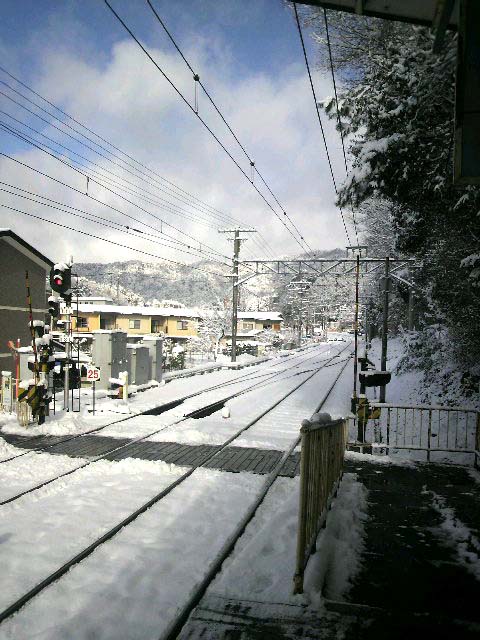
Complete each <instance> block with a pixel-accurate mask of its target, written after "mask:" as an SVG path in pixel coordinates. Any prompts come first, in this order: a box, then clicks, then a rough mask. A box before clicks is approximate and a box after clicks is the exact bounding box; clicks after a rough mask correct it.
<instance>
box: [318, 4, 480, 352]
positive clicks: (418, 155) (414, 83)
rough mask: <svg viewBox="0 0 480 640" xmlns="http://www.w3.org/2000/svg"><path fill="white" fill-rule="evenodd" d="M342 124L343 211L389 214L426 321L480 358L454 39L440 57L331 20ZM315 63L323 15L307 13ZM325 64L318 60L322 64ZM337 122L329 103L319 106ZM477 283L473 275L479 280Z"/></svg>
mask: <svg viewBox="0 0 480 640" xmlns="http://www.w3.org/2000/svg"><path fill="white" fill-rule="evenodd" d="M329 17H330V23H331V36H332V40H333V42H332V45H333V53H334V58H335V61H336V65H337V71H338V72H339V77H340V80H341V82H342V86H341V87H340V91H339V113H340V119H341V126H342V129H343V132H344V134H345V136H346V139H347V143H348V146H349V152H350V158H351V160H352V163H351V168H350V171H349V174H348V177H347V179H346V180H345V182H344V183H343V185H342V187H341V189H340V191H339V202H340V203H341V204H343V205H344V206H349V205H354V206H359V205H362V209H363V210H364V212H366V215H367V217H368V215H369V213H368V210H369V207H371V208H372V212H373V213H372V215H373V217H375V215H376V213H375V211H374V209H375V203H377V202H378V201H383V202H387V203H390V204H391V206H390V207H389V208H388V211H389V215H390V216H391V222H392V225H393V228H394V232H395V251H400V252H402V253H403V254H409V255H413V256H415V257H416V258H417V261H418V264H419V265H420V267H421V268H420V269H419V270H418V275H417V280H418V284H419V285H420V286H421V288H422V290H423V295H422V300H423V302H424V303H425V310H426V312H427V315H428V314H429V315H430V318H431V321H440V322H443V323H445V325H446V326H448V328H449V330H450V335H451V336H452V337H453V338H454V341H455V343H456V344H457V345H458V347H459V350H460V353H461V356H462V358H463V360H464V361H466V362H467V363H470V364H471V363H474V362H475V361H477V360H478V356H479V355H480V332H478V317H479V315H480V287H477V286H475V285H476V273H477V271H478V263H477V260H476V259H475V258H474V257H469V256H475V255H476V254H477V253H478V246H479V241H480V217H479V215H478V212H479V209H480V190H479V189H478V188H477V187H472V186H467V187H462V186H454V185H453V159H452V155H453V136H454V89H455V87H454V84H455V83H454V74H455V60H456V38H455V36H454V35H452V34H451V33H449V34H447V36H446V40H445V44H444V46H443V48H442V51H441V52H440V53H439V54H434V53H433V52H432V44H433V36H432V34H431V32H430V31H429V30H428V29H426V28H420V27H414V26H411V25H407V24H400V23H395V22H386V21H382V20H378V19H369V18H361V17H359V16H347V15H345V14H339V13H336V12H330V13H329ZM310 21H311V23H312V24H313V25H314V29H315V32H316V33H317V36H316V38H317V40H319V47H320V50H321V52H322V55H323V56H325V48H324V44H323V31H322V24H323V14H319V13H315V11H314V12H313V13H311V14H310ZM322 60H323V61H324V62H326V60H325V58H324V57H323V58H321V63H322ZM323 108H324V110H325V112H326V113H327V114H328V115H329V116H330V117H332V118H333V117H334V118H335V119H336V105H335V102H334V100H332V99H331V98H330V99H327V100H325V101H324V102H323ZM479 275H480V274H479Z"/></svg>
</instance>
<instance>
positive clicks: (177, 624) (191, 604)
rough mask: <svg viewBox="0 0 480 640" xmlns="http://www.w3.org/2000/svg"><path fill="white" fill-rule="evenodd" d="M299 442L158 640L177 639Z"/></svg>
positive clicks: (289, 450) (291, 446) (294, 444)
mask: <svg viewBox="0 0 480 640" xmlns="http://www.w3.org/2000/svg"><path fill="white" fill-rule="evenodd" d="M347 364H348V361H347V362H346V363H345V364H344V365H343V367H342V368H341V370H340V371H339V373H338V375H337V376H336V377H335V379H334V381H333V382H332V384H331V386H330V387H329V389H328V391H327V393H326V394H325V395H324V397H323V398H322V400H321V401H320V403H319V405H318V406H317V408H316V409H315V412H314V413H318V412H319V411H320V409H321V408H322V407H323V405H324V404H325V402H326V401H327V399H328V397H329V396H330V394H331V392H332V391H333V389H334V387H335V385H336V384H337V382H338V379H339V378H340V376H341V375H342V373H343V372H344V370H345V368H346V366H347ZM314 375H315V374H314ZM300 440H301V435H299V436H298V437H297V438H295V440H294V442H293V443H292V444H291V445H290V447H288V449H286V450H285V452H284V454H283V456H282V458H281V459H280V461H279V462H278V463H277V465H276V466H275V468H274V469H273V470H272V471H271V472H270V473H269V475H268V476H267V479H266V481H265V483H264V485H263V487H262V489H261V491H260V493H259V495H258V496H257V498H256V500H255V502H254V503H253V504H252V505H251V506H250V508H249V510H248V511H247V513H246V514H245V516H244V517H243V518H242V520H241V522H240V523H239V525H238V526H237V528H236V529H235V531H234V532H233V533H232V534H231V535H230V537H229V538H228V540H227V541H226V542H225V544H224V545H223V547H222V549H221V550H220V552H219V553H218V554H217V557H216V559H215V560H214V562H213V564H212V565H211V567H210V569H209V570H208V571H207V574H206V575H205V576H204V578H203V580H202V581H201V582H200V584H199V585H198V586H197V587H196V588H195V589H194V591H193V593H192V595H191V596H190V598H189V600H188V602H187V603H186V604H185V605H184V606H183V607H182V609H181V611H180V614H179V615H178V616H177V617H176V619H175V620H173V621H172V622H171V623H170V625H169V626H168V627H167V629H166V631H165V632H164V633H163V634H162V635H161V636H160V638H159V640H175V638H178V635H179V633H180V631H181V630H182V628H183V627H184V626H185V624H186V622H187V620H188V618H189V617H190V614H191V613H192V611H193V610H194V609H195V607H196V606H197V605H198V604H199V603H200V601H201V599H202V598H203V596H204V595H205V593H206V591H207V589H208V587H209V586H210V584H211V583H212V582H213V580H214V579H215V577H216V576H217V574H218V573H219V572H220V571H221V569H222V565H223V563H224V562H225V560H226V559H227V558H228V557H229V556H230V554H231V553H232V551H233V550H234V548H235V545H236V544H237V542H238V540H239V539H240V538H241V536H242V535H243V533H244V532H245V530H246V528H247V526H248V525H249V523H250V522H251V521H252V520H253V518H254V516H255V514H256V513H257V511H258V508H259V507H260V505H261V504H262V503H263V501H264V500H265V497H266V495H267V493H268V492H269V490H270V488H271V486H272V485H273V483H274V482H275V480H276V479H277V478H278V476H279V475H280V472H281V471H282V469H283V467H284V465H285V463H286V462H287V460H288V458H289V457H290V455H291V454H292V453H293V451H294V450H295V448H296V447H297V446H298V444H299V442H300Z"/></svg>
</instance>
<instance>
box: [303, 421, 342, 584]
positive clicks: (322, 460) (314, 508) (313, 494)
mask: <svg viewBox="0 0 480 640" xmlns="http://www.w3.org/2000/svg"><path fill="white" fill-rule="evenodd" d="M322 417H323V418H324V420H322ZM313 418H315V416H314V417H313ZM313 418H312V421H310V420H304V421H303V422H302V428H301V430H300V433H301V438H302V439H301V446H302V450H301V458H300V508H299V514H298V533H297V560H296V569H295V576H294V579H293V582H294V589H293V593H294V594H296V593H303V577H304V573H305V568H306V566H307V562H308V560H309V558H310V556H311V555H312V553H314V552H315V550H316V539H317V536H318V534H319V532H320V529H321V528H322V526H323V525H324V523H325V521H326V518H327V513H328V509H329V507H330V503H331V501H332V499H333V497H334V496H335V493H336V491H337V488H338V485H339V483H340V480H341V477H342V473H343V458H344V453H345V447H346V442H347V423H346V421H345V420H335V421H332V420H331V419H330V416H328V414H323V415H322V414H318V418H319V419H318V420H314V419H313Z"/></svg>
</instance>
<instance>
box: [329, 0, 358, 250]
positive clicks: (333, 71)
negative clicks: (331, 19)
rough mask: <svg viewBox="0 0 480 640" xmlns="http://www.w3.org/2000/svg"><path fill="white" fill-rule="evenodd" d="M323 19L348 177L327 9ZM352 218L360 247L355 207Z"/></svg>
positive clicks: (346, 169) (346, 171) (346, 170)
mask: <svg viewBox="0 0 480 640" xmlns="http://www.w3.org/2000/svg"><path fill="white" fill-rule="evenodd" d="M323 18H324V20H325V32H326V35H327V47H328V57H329V59H330V71H331V74H332V82H333V91H334V94H335V104H336V107H337V123H338V131H339V132H340V139H341V141H342V150H343V161H344V162H345V173H346V174H347V175H348V164H347V154H346V153H345V140H344V136H343V128H342V122H341V120H340V110H339V106H338V95H337V83H336V81H335V70H334V68H333V58H332V48H331V45H330V33H329V31H328V19H327V10H326V9H325V7H324V8H323ZM352 217H353V227H354V229H355V237H356V239H357V245H359V244H360V241H359V239H358V230H357V221H356V220H355V212H354V210H353V207H352Z"/></svg>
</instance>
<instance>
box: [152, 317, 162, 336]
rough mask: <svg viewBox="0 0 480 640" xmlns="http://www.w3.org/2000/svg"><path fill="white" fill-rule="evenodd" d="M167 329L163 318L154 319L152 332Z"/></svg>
mask: <svg viewBox="0 0 480 640" xmlns="http://www.w3.org/2000/svg"><path fill="white" fill-rule="evenodd" d="M161 331H165V325H164V323H163V320H152V333H160V332H161Z"/></svg>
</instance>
